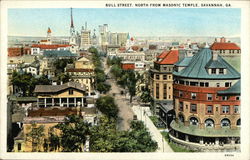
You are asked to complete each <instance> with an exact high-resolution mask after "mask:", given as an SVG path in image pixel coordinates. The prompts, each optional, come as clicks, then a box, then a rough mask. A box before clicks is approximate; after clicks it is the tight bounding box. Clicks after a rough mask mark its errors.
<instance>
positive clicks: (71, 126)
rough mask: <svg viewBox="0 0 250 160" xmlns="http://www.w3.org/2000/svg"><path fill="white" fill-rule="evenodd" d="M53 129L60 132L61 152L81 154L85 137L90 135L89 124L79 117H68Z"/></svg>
mask: <svg viewBox="0 0 250 160" xmlns="http://www.w3.org/2000/svg"><path fill="white" fill-rule="evenodd" d="M55 128H57V129H59V130H61V131H62V133H61V135H60V145H61V146H62V148H63V152H82V151H83V147H84V144H85V142H86V136H87V135H89V134H90V132H89V124H88V123H86V122H85V121H84V120H83V119H82V118H81V117H79V116H76V115H70V116H68V117H66V118H65V122H64V123H60V124H57V125H56V126H55Z"/></svg>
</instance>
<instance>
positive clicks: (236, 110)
mask: <svg viewBox="0 0 250 160" xmlns="http://www.w3.org/2000/svg"><path fill="white" fill-rule="evenodd" d="M234 113H240V107H239V106H237V105H235V106H234Z"/></svg>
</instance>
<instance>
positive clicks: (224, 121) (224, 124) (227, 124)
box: [221, 118, 230, 128]
mask: <svg viewBox="0 0 250 160" xmlns="http://www.w3.org/2000/svg"><path fill="white" fill-rule="evenodd" d="M221 127H222V128H228V127H230V121H229V119H227V118H224V119H222V120H221Z"/></svg>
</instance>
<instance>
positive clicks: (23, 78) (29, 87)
mask: <svg viewBox="0 0 250 160" xmlns="http://www.w3.org/2000/svg"><path fill="white" fill-rule="evenodd" d="M11 83H12V85H14V86H16V87H18V88H20V89H21V91H22V92H23V95H22V96H33V94H34V89H35V86H36V85H38V84H40V85H47V84H51V82H50V80H49V79H48V77H47V76H44V75H43V76H41V77H39V78H35V77H34V76H33V75H32V74H31V73H18V72H13V74H12V80H11Z"/></svg>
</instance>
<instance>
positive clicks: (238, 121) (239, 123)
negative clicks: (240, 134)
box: [236, 119, 241, 127]
mask: <svg viewBox="0 0 250 160" xmlns="http://www.w3.org/2000/svg"><path fill="white" fill-rule="evenodd" d="M240 125H241V121H240V119H238V120H237V122H236V126H237V127H240Z"/></svg>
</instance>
